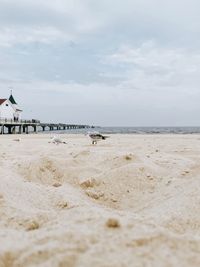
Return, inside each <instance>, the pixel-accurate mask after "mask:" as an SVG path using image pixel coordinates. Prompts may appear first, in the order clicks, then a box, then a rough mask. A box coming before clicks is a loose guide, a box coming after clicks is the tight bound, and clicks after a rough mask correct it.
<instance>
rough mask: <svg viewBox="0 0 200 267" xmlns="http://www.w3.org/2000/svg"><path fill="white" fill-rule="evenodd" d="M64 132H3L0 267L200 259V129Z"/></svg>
mask: <svg viewBox="0 0 200 267" xmlns="http://www.w3.org/2000/svg"><path fill="white" fill-rule="evenodd" d="M61 137H62V139H63V140H64V141H65V142H66V144H60V145H55V144H52V143H49V141H50V135H49V134H45V135H42V134H37V135H3V136H0V170H1V171H0V218H1V219H0V267H11V266H13V267H33V266H40V267H50V266H53V267H58V266H59V267H75V266H76V267H130V266H134V267H140V266H141V267H151V266H153V267H162V266H163V267H164V266H166V267H168V266H176V267H178V266H182V267H185V266H188V267H189V266H190V267H191V266H200V136H199V135H111V136H110V138H108V139H107V140H106V141H102V142H99V143H98V144H97V145H91V141H90V140H89V139H88V138H87V137H86V136H84V135H62V136H61ZM18 139H20V141H18Z"/></svg>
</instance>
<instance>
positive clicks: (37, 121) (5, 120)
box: [0, 118, 40, 124]
mask: <svg viewBox="0 0 200 267" xmlns="http://www.w3.org/2000/svg"><path fill="white" fill-rule="evenodd" d="M0 123H5V124H6V123H11V124H12V123H19V124H24V123H31V124H33V123H40V121H39V120H35V119H31V120H19V119H7V118H0Z"/></svg>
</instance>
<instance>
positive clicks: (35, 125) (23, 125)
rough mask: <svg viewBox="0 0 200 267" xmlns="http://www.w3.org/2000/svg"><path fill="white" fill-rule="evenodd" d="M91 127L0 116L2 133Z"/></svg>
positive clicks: (0, 132)
mask: <svg viewBox="0 0 200 267" xmlns="http://www.w3.org/2000/svg"><path fill="white" fill-rule="evenodd" d="M86 128H91V126H89V125H78V124H65V123H42V122H40V121H38V120H19V121H16V120H10V119H1V118H0V134H5V133H6V134H22V133H24V134H28V133H30V132H31V133H37V132H44V131H59V130H70V129H86Z"/></svg>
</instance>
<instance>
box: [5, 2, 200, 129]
mask: <svg viewBox="0 0 200 267" xmlns="http://www.w3.org/2000/svg"><path fill="white" fill-rule="evenodd" d="M199 10H200V1H199V0H168V1H163V0H101V1H100V0H48V1H41V0H17V1H16V0H0V98H7V97H9V94H10V90H12V91H13V95H14V97H15V99H16V101H17V102H18V104H19V105H20V107H21V108H22V109H23V118H24V119H31V118H35V119H40V120H41V121H43V122H63V123H77V124H89V125H100V126H200V115H199V114H200V38H199V36H200V16H199Z"/></svg>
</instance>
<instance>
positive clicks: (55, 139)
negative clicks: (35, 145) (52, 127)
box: [51, 136, 66, 145]
mask: <svg viewBox="0 0 200 267" xmlns="http://www.w3.org/2000/svg"><path fill="white" fill-rule="evenodd" d="M51 143H53V144H56V145H58V144H66V142H63V141H62V140H61V139H60V138H59V137H57V136H53V137H51Z"/></svg>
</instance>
